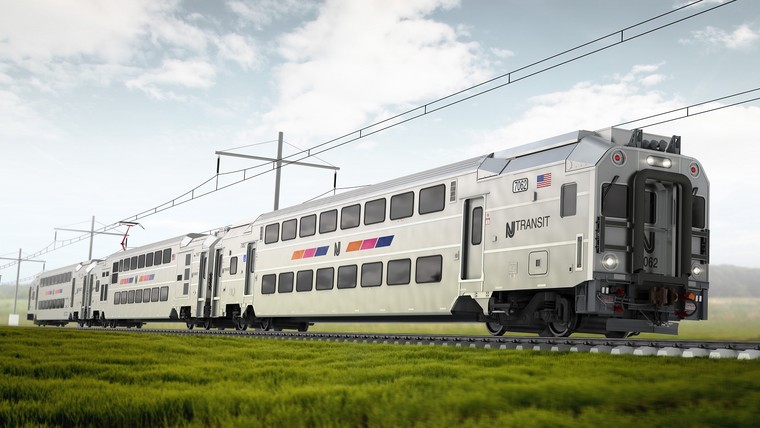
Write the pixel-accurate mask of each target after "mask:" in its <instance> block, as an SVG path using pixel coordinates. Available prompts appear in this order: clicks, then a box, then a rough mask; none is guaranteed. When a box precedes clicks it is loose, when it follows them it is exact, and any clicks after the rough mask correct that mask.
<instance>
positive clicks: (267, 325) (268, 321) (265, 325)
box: [261, 318, 272, 331]
mask: <svg viewBox="0 0 760 428" xmlns="http://www.w3.org/2000/svg"><path fill="white" fill-rule="evenodd" d="M261 329H262V330H264V331H269V330H271V329H272V318H264V319H263V320H261Z"/></svg>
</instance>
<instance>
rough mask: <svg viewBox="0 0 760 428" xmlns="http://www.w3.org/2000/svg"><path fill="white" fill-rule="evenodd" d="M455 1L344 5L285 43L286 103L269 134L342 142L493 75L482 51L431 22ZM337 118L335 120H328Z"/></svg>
mask: <svg viewBox="0 0 760 428" xmlns="http://www.w3.org/2000/svg"><path fill="white" fill-rule="evenodd" d="M454 5H455V3H453V2H450V1H445V2H439V1H434V0H418V1H390V2H389V1H373V2H356V1H337V0H330V1H328V2H327V3H326V4H324V5H323V6H322V8H321V9H320V11H319V16H318V17H317V18H316V19H315V20H314V21H311V22H309V23H307V24H306V25H305V26H303V27H301V28H299V29H297V30H296V31H293V32H291V33H289V34H287V35H285V36H284V37H282V39H281V40H280V44H279V52H280V54H281V55H282V56H283V58H284V59H285V60H286V62H285V63H284V64H283V65H282V66H281V67H279V68H278V69H277V71H276V76H277V79H278V86H279V99H278V102H277V104H276V105H275V106H274V108H273V109H272V110H271V111H270V112H268V113H267V114H265V115H264V122H265V126H266V127H267V129H268V130H269V129H271V128H276V129H288V130H292V131H291V132H293V131H295V130H298V131H300V132H302V133H309V135H310V136H312V137H323V136H334V135H335V134H336V133H338V132H342V131H346V130H347V129H351V128H352V127H357V126H359V125H361V124H364V123H366V121H367V119H368V118H370V117H373V116H376V115H377V114H379V113H381V112H382V111H383V110H384V109H387V108H388V106H393V108H391V109H390V110H398V109H399V108H401V109H404V108H408V107H409V105H410V103H414V102H418V101H420V100H431V99H434V98H436V97H438V96H441V95H444V94H447V93H450V92H452V91H454V90H458V89H461V88H462V87H463V86H466V85H468V84H470V83H473V82H476V81H479V80H482V79H484V78H485V77H486V75H487V74H488V73H487V71H486V70H485V66H484V65H483V63H482V61H481V60H480V58H479V57H478V54H479V46H478V45H477V44H476V43H468V42H463V41H461V40H459V38H458V35H457V33H456V31H455V29H454V28H452V27H450V26H448V25H446V24H443V23H440V22H437V21H434V20H432V19H429V18H427V15H428V14H430V13H431V12H433V11H435V10H437V9H441V8H444V9H445V8H450V7H453V6H454ZM326 112H327V114H329V115H330V116H331V120H330V121H326V120H324V115H325V114H326Z"/></svg>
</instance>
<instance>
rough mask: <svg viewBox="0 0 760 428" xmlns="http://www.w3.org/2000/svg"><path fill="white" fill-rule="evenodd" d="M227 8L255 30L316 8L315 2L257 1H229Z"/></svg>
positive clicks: (298, 0) (289, 0) (294, 0)
mask: <svg viewBox="0 0 760 428" xmlns="http://www.w3.org/2000/svg"><path fill="white" fill-rule="evenodd" d="M227 7H228V8H229V9H230V10H232V11H233V12H234V13H236V14H237V15H238V16H239V17H240V18H242V20H243V22H244V23H250V24H252V25H253V27H254V28H255V29H257V30H262V29H263V28H264V27H267V26H269V25H271V24H272V23H274V22H276V21H278V20H281V19H283V18H284V17H286V16H293V15H301V14H304V13H307V12H310V11H312V10H314V9H315V8H316V3H315V2H310V1H300V0H258V1H255V2H250V3H246V2H242V1H237V0H235V1H230V2H227Z"/></svg>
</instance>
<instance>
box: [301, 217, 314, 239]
mask: <svg viewBox="0 0 760 428" xmlns="http://www.w3.org/2000/svg"><path fill="white" fill-rule="evenodd" d="M315 233H317V215H316V214H312V215H307V216H305V217H301V229H299V230H298V236H300V237H301V238H305V237H307V236H312V235H314V234H315Z"/></svg>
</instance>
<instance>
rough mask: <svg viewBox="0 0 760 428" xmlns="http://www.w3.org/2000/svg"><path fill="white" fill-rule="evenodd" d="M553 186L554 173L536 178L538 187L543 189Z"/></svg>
mask: <svg viewBox="0 0 760 428" xmlns="http://www.w3.org/2000/svg"><path fill="white" fill-rule="evenodd" d="M551 185H552V173H551V172H547V173H546V174H541V175H539V176H538V177H536V187H537V188H539V189H540V188H542V187H549V186H551Z"/></svg>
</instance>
